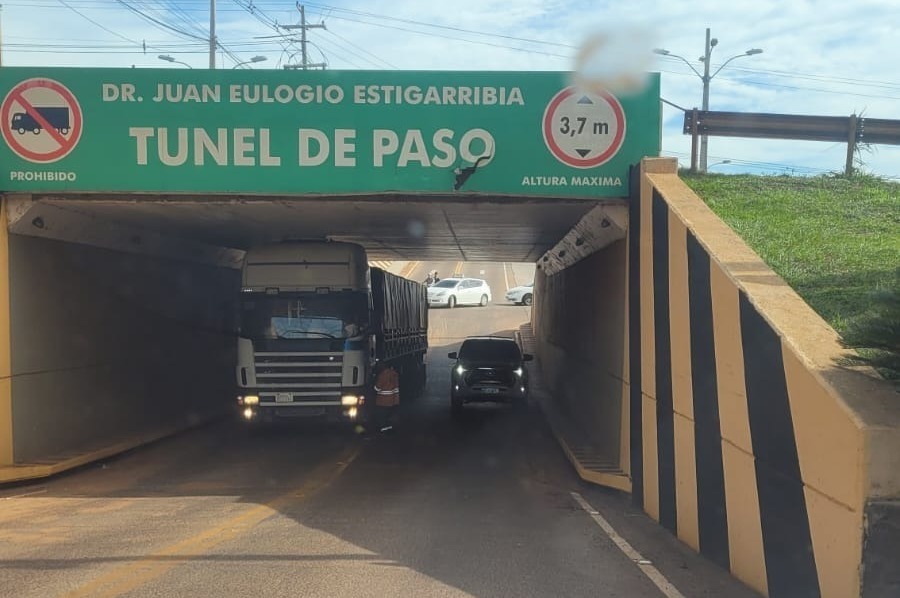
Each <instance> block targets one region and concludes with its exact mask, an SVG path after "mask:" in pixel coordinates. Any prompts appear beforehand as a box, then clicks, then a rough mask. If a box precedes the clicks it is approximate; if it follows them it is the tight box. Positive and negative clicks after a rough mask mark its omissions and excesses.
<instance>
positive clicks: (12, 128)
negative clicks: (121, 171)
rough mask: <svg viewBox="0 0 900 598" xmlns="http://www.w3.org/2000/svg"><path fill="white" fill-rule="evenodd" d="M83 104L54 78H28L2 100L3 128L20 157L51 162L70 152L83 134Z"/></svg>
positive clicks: (0, 127) (31, 160)
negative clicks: (80, 104)
mask: <svg viewBox="0 0 900 598" xmlns="http://www.w3.org/2000/svg"><path fill="white" fill-rule="evenodd" d="M82 120H83V119H82V115H81V106H79V105H78V100H76V99H75V96H74V95H73V94H72V92H71V91H69V89H68V88H67V87H66V86H65V85H63V84H61V83H59V82H57V81H53V80H52V79H27V80H25V81H22V82H21V83H19V84H18V85H16V86H15V87H13V88H12V89H11V90H10V92H9V93H8V94H6V97H5V98H4V99H3V103H2V104H0V132H2V133H3V139H4V140H5V141H6V144H7V145H8V146H9V149H11V150H12V151H13V152H15V153H16V154H17V155H18V156H19V157H21V158H24V159H25V160H28V161H29V162H35V163H38V164H48V163H50V162H56V161H57V160H59V159H61V158H64V157H66V156H67V155H69V152H71V151H72V150H73V149H75V146H76V145H77V144H78V140H79V138H81V128H82Z"/></svg>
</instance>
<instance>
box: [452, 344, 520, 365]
mask: <svg viewBox="0 0 900 598" xmlns="http://www.w3.org/2000/svg"><path fill="white" fill-rule="evenodd" d="M459 358H460V359H464V360H466V361H508V362H519V361H522V353H521V352H520V351H519V346H518V345H517V344H516V343H515V342H513V341H511V340H490V339H469V340H467V341H465V342H463V344H462V347H460V349H459Z"/></svg>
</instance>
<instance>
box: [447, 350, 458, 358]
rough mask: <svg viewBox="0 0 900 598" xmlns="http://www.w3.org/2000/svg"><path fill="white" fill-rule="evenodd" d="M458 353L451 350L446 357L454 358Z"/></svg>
mask: <svg viewBox="0 0 900 598" xmlns="http://www.w3.org/2000/svg"><path fill="white" fill-rule="evenodd" d="M458 355H459V354H458V353H457V352H456V351H453V352H452V353H447V357H449V358H450V359H456V358H457V357H458Z"/></svg>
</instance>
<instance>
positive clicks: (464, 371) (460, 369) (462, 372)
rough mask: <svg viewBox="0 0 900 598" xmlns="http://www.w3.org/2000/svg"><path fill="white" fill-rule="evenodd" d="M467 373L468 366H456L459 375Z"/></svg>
mask: <svg viewBox="0 0 900 598" xmlns="http://www.w3.org/2000/svg"><path fill="white" fill-rule="evenodd" d="M465 373H466V368H464V367H463V366H461V365H458V366H456V374H457V375H459V376H462V375H463V374H465Z"/></svg>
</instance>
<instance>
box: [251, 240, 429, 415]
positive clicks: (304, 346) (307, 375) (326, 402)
mask: <svg viewBox="0 0 900 598" xmlns="http://www.w3.org/2000/svg"><path fill="white" fill-rule="evenodd" d="M427 350H428V305H427V296H426V291H425V287H424V285H421V284H419V283H417V282H413V281H411V280H408V279H406V278H401V277H399V276H395V275H393V274H390V273H389V272H385V271H383V270H381V269H378V268H370V267H369V264H368V257H367V255H366V251H365V249H364V248H363V247H361V246H359V245H355V244H352V243H340V242H313V241H309V242H291V243H281V244H277V245H267V246H260V247H253V248H251V249H250V250H249V251H247V254H246V256H245V259H244V265H243V270H242V284H241V296H240V338H239V339H238V351H237V353H238V364H237V385H238V405H239V407H240V411H241V414H242V417H243V418H244V419H245V420H247V421H251V422H252V421H273V420H278V419H283V418H293V417H320V418H327V419H329V420H360V421H364V420H366V419H368V417H369V415H370V413H371V409H373V408H374V379H373V378H374V376H373V371H374V367H375V365H376V364H377V363H386V364H390V365H391V366H392V367H394V369H396V370H397V372H398V373H399V374H400V389H401V393H403V394H402V396H403V397H409V396H411V395H413V394H415V393H417V392H418V391H420V390H421V389H422V388H424V384H425V353H426V351H427Z"/></svg>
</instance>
